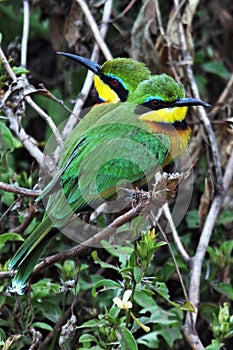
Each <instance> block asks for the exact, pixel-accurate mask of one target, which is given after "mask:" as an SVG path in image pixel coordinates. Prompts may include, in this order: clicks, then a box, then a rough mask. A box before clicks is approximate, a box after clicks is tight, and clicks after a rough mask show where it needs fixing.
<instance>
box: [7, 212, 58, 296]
mask: <svg viewBox="0 0 233 350" xmlns="http://www.w3.org/2000/svg"><path fill="white" fill-rule="evenodd" d="M51 230H52V224H51V221H50V220H49V218H48V217H46V218H44V219H43V221H42V222H41V223H40V225H39V226H38V227H37V228H36V229H35V230H34V231H33V232H32V234H31V236H30V237H28V239H27V240H26V241H25V242H24V243H23V244H22V246H21V247H20V248H19V249H18V251H17V252H16V253H15V255H14V256H13V258H12V259H11V261H10V263H9V269H18V271H17V272H16V274H15V276H14V278H13V280H12V283H11V286H9V288H8V290H9V291H10V292H16V293H18V294H23V293H24V290H25V287H26V283H27V281H28V278H29V277H30V275H31V273H32V272H33V270H34V267H35V265H36V263H37V262H38V260H39V258H40V257H41V255H42V254H43V252H44V251H45V249H46V247H47V246H48V244H49V242H50V240H51V239H52V237H53V232H51ZM50 232H51V234H50Z"/></svg>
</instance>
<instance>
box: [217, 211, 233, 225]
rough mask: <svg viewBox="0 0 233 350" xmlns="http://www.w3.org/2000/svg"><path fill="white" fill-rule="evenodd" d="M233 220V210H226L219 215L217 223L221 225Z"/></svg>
mask: <svg viewBox="0 0 233 350" xmlns="http://www.w3.org/2000/svg"><path fill="white" fill-rule="evenodd" d="M231 222H233V215H232V212H230V211H226V210H224V211H223V212H222V213H221V214H220V215H219V217H218V220H217V223H218V224H219V225H225V224H230V223H231Z"/></svg>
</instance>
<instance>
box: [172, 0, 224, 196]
mask: <svg viewBox="0 0 233 350" xmlns="http://www.w3.org/2000/svg"><path fill="white" fill-rule="evenodd" d="M174 5H175V8H176V9H177V8H179V1H178V0H174ZM177 16H178V15H177ZM178 17H180V16H178ZM178 28H179V36H180V44H181V48H182V52H183V57H184V58H187V56H188V55H189V52H188V47H187V42H186V37H185V32H184V28H183V25H182V22H181V20H179V22H178ZM185 69H186V73H187V77H188V80H189V84H190V87H191V90H192V93H193V96H194V97H195V98H197V99H199V98H200V96H199V91H198V88H197V84H196V81H195V78H194V74H193V70H192V67H191V65H190V64H187V65H186V66H185ZM197 113H199V116H200V119H201V120H202V122H203V124H204V127H205V130H206V133H207V137H208V139H209V146H210V149H211V153H212V159H213V163H214V172H215V180H216V189H217V191H218V192H219V193H221V192H222V191H223V182H222V171H221V164H220V157H219V152H218V148H217V143H216V138H215V134H214V131H213V129H212V126H211V123H210V120H209V118H208V117H207V114H206V111H205V109H204V108H203V107H199V108H198V110H197Z"/></svg>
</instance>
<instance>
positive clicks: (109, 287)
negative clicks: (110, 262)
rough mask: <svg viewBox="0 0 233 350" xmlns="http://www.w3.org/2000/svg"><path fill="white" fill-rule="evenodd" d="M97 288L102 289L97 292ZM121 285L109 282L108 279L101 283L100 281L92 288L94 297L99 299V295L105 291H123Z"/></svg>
mask: <svg viewBox="0 0 233 350" xmlns="http://www.w3.org/2000/svg"><path fill="white" fill-rule="evenodd" d="M97 288H101V289H100V290H99V291H98V292H97V290H96V289H97ZM121 288H122V287H121V285H120V283H118V282H115V281H112V280H108V279H103V280H101V281H98V282H97V283H96V284H95V285H94V286H93V288H92V295H93V297H94V298H96V297H97V295H98V294H99V293H101V292H103V291H106V290H115V289H117V290H119V289H121Z"/></svg>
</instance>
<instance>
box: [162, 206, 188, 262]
mask: <svg viewBox="0 0 233 350" xmlns="http://www.w3.org/2000/svg"><path fill="white" fill-rule="evenodd" d="M163 212H164V215H165V216H166V218H167V220H168V222H169V225H170V228H171V231H172V236H173V241H174V243H175V246H176V249H177V251H178V253H179V254H180V256H181V258H182V259H183V261H184V262H185V264H186V265H189V263H190V257H189V255H188V253H187V252H186V250H185V249H184V246H183V244H182V242H181V240H180V237H179V235H178V232H177V231H176V226H175V224H174V221H173V218H172V215H171V212H170V209H169V205H168V203H165V204H164V205H163Z"/></svg>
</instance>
